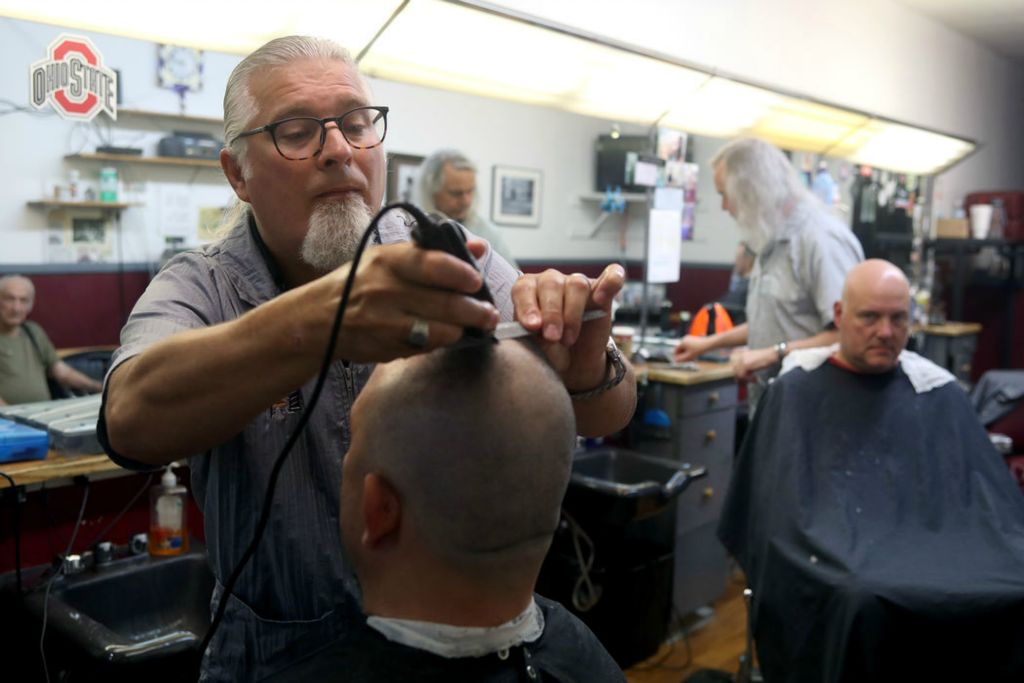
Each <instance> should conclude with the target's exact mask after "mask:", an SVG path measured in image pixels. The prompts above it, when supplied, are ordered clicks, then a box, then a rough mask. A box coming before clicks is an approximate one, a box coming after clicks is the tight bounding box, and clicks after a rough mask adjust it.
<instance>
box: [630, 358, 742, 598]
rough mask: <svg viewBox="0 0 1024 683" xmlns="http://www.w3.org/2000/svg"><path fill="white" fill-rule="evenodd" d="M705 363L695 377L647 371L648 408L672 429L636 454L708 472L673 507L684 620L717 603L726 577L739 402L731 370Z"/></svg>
mask: <svg viewBox="0 0 1024 683" xmlns="http://www.w3.org/2000/svg"><path fill="white" fill-rule="evenodd" d="M708 365H709V367H705V364H701V369H700V370H696V371H684V370H664V369H651V370H649V371H648V373H647V381H648V385H647V391H646V403H647V406H646V407H647V409H648V410H651V409H655V410H661V411H663V413H664V416H665V417H667V418H668V420H669V426H668V429H667V433H666V434H663V438H662V439H661V440H645V441H642V442H641V443H640V444H639V445H638V450H641V451H647V452H651V453H653V454H656V455H659V456H662V457H667V458H671V459H673V460H677V461H680V462H688V463H690V464H692V465H703V466H705V467H706V468H707V470H708V474H707V476H706V477H705V478H704V479H701V480H699V481H697V482H694V484H693V485H692V486H690V487H689V488H687V489H686V490H685V491H683V493H682V494H681V495H680V496H679V498H678V500H677V501H676V503H675V507H676V510H675V515H676V519H675V522H676V524H675V538H676V543H675V568H674V571H673V597H672V602H673V605H674V608H675V610H676V612H677V613H678V614H680V615H686V614H689V613H690V612H693V611H694V610H696V609H697V608H698V607H701V606H702V605H707V604H710V603H712V602H714V601H715V600H716V599H718V598H719V597H720V596H721V595H722V593H723V592H724V591H725V588H726V582H727V580H728V573H729V565H728V558H727V555H726V552H725V548H724V547H723V546H722V544H721V543H720V542H719V541H718V538H717V536H716V533H715V532H716V529H717V527H718V520H719V517H720V516H721V511H722V504H723V502H724V500H725V494H726V491H727V490H728V488H729V480H730V477H731V474H732V460H733V444H734V441H735V430H736V407H737V402H738V399H737V392H736V383H735V380H734V379H733V377H732V370H731V368H729V367H722V366H720V365H715V364H708Z"/></svg>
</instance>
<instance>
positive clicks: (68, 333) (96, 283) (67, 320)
mask: <svg viewBox="0 0 1024 683" xmlns="http://www.w3.org/2000/svg"><path fill="white" fill-rule="evenodd" d="M29 277H30V278H31V279H32V282H33V283H34V284H35V286H36V303H35V308H34V309H33V310H32V315H31V316H30V318H31V319H32V320H34V321H35V322H37V323H39V324H40V325H42V327H43V329H44V330H46V334H48V335H49V337H50V339H51V340H52V341H53V344H54V346H56V347H57V348H58V349H61V348H71V347H78V346H100V345H107V344H117V343H118V341H119V339H120V335H121V326H122V325H123V324H124V321H125V320H127V319H128V314H129V313H130V312H131V310H132V306H134V305H135V302H136V301H137V300H138V298H139V297H140V296H142V292H143V291H145V289H146V286H147V285H148V284H149V273H148V272H147V271H125V272H123V273H116V272H115V273H52V274H51V273H46V274H33V275H30V276H29Z"/></svg>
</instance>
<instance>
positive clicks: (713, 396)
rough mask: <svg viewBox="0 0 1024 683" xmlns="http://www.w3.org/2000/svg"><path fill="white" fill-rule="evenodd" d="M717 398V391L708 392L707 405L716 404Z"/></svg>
mask: <svg viewBox="0 0 1024 683" xmlns="http://www.w3.org/2000/svg"><path fill="white" fill-rule="evenodd" d="M719 400H720V397H719V395H718V392H717V391H712V392H711V393H710V394H708V405H709V406H713V405H717V404H718V401H719Z"/></svg>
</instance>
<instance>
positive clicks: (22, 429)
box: [0, 419, 50, 462]
mask: <svg viewBox="0 0 1024 683" xmlns="http://www.w3.org/2000/svg"><path fill="white" fill-rule="evenodd" d="M49 447H50V439H49V437H48V436H47V434H46V432H45V431H43V430H41V429H35V428H33V427H26V426H25V425H21V424H18V423H16V422H12V421H10V420H4V419H0V462H15V461H18V460H43V459H44V458H46V452H47V450H48V449H49Z"/></svg>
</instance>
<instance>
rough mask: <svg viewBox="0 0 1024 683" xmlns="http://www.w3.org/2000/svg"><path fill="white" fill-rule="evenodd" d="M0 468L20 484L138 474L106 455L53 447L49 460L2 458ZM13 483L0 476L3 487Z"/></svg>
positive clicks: (0, 487) (0, 486)
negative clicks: (70, 453) (68, 452)
mask: <svg viewBox="0 0 1024 683" xmlns="http://www.w3.org/2000/svg"><path fill="white" fill-rule="evenodd" d="M0 472H3V473H4V474H7V475H8V476H10V477H11V478H12V479H14V482H15V484H17V485H18V486H30V485H32V484H43V483H46V482H48V481H52V480H54V479H69V478H71V477H77V476H79V475H87V476H88V475H94V474H108V473H115V475H124V476H128V475H132V474H136V472H133V471H132V470H126V469H124V468H123V467H120V466H118V465H115V464H114V462H113V461H112V460H111V459H110V458H108V457H107V456H106V455H74V456H67V455H60V454H59V453H56V452H55V451H50V453H49V455H48V456H47V457H46V460H25V461H22V462H2V463H0ZM9 486H10V482H8V481H7V479H5V478H3V477H0V489H3V488H7V487H9Z"/></svg>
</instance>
